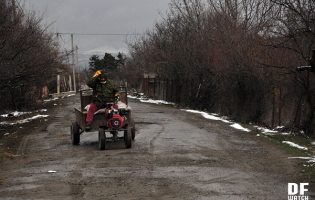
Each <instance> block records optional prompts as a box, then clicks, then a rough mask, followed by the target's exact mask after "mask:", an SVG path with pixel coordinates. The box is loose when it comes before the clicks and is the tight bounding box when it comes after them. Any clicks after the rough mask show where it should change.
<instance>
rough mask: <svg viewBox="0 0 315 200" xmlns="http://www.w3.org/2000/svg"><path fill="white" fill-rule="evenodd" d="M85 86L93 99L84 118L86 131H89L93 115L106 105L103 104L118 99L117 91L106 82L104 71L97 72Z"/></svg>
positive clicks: (108, 81) (112, 84)
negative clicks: (91, 90) (91, 91)
mask: <svg viewBox="0 0 315 200" xmlns="http://www.w3.org/2000/svg"><path fill="white" fill-rule="evenodd" d="M87 85H88V86H89V87H90V88H92V89H93V99H92V103H91V104H90V108H89V111H88V113H87V117H86V127H85V129H86V130H90V129H91V123H92V121H93V118H94V113H95V112H96V111H98V110H99V109H101V108H105V107H106V105H104V104H103V102H114V101H116V100H117V99H118V90H117V88H116V86H115V84H114V83H113V82H112V81H111V80H108V78H107V73H106V71H105V70H99V71H97V72H96V73H95V75H94V76H93V77H92V78H91V79H90V80H89V81H88V82H87ZM104 96H113V97H114V96H115V98H104Z"/></svg>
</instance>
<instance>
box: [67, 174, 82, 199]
mask: <svg viewBox="0 0 315 200" xmlns="http://www.w3.org/2000/svg"><path fill="white" fill-rule="evenodd" d="M69 178H70V180H72V181H70V182H69V183H68V184H69V185H70V195H71V196H73V198H72V199H77V197H78V196H79V197H83V196H84V192H83V189H84V188H85V185H86V183H85V181H84V180H82V173H81V172H79V171H73V172H71V173H70V175H69Z"/></svg>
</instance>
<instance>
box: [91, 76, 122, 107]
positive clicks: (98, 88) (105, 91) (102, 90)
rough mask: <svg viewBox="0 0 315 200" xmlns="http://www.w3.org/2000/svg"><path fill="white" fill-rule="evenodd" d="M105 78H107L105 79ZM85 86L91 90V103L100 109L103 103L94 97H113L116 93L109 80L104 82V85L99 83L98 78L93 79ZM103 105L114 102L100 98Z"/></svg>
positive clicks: (111, 99)
mask: <svg viewBox="0 0 315 200" xmlns="http://www.w3.org/2000/svg"><path fill="white" fill-rule="evenodd" d="M106 78H107V77H106ZM87 85H88V86H89V87H90V88H93V99H92V103H94V104H95V105H96V106H97V107H98V108H100V107H102V105H103V103H102V102H101V101H100V100H99V99H98V98H97V97H96V96H97V95H98V96H115V94H117V93H118V90H117V88H116V86H115V84H114V83H113V82H112V81H111V80H108V79H107V80H106V83H105V84H102V83H100V81H99V77H93V78H91V79H90V80H89V81H88V82H87ZM99 98H100V99H101V100H102V101H103V102H104V103H106V102H114V101H115V99H114V98H101V97H99Z"/></svg>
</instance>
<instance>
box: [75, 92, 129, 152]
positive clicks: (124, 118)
mask: <svg viewBox="0 0 315 200" xmlns="http://www.w3.org/2000/svg"><path fill="white" fill-rule="evenodd" d="M119 89H120V91H119V94H120V101H119V102H118V101H117V102H107V103H104V102H102V100H101V98H99V100H100V101H101V102H102V103H103V104H104V105H105V107H106V108H105V109H101V110H99V111H97V112H96V113H95V114H94V119H93V122H92V124H91V128H90V129H89V130H86V128H85V126H86V116H87V111H88V108H87V105H89V104H90V103H91V101H92V95H91V94H89V93H90V92H91V90H81V91H80V99H81V108H75V109H74V110H75V115H76V121H75V122H72V124H71V140H72V144H74V145H77V144H79V143H80V135H81V134H82V133H83V132H84V131H85V132H94V131H98V144H99V149H100V150H104V149H105V144H106V140H107V141H109V140H112V141H114V142H117V141H119V140H124V142H125V147H126V148H131V145H132V140H133V139H134V138H135V123H134V121H133V119H132V118H131V110H130V108H129V107H128V99H127V89H126V87H119ZM104 98H105V99H106V98H111V99H112V98H113V97H112V96H108V97H102V99H104ZM106 132H108V133H110V134H112V137H108V138H106ZM119 132H123V133H124V134H123V137H119Z"/></svg>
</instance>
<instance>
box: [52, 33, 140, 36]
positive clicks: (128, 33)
mask: <svg viewBox="0 0 315 200" xmlns="http://www.w3.org/2000/svg"><path fill="white" fill-rule="evenodd" d="M57 34H60V35H61V34H63V35H108V36H110V35H113V36H115V35H145V34H136V33H133V34H129V33H125V34H122V33H57Z"/></svg>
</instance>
